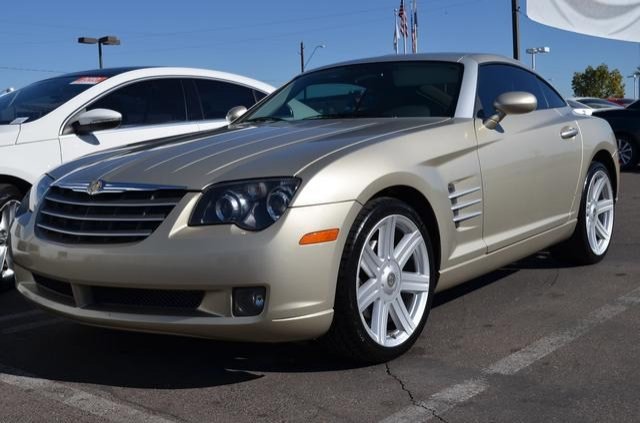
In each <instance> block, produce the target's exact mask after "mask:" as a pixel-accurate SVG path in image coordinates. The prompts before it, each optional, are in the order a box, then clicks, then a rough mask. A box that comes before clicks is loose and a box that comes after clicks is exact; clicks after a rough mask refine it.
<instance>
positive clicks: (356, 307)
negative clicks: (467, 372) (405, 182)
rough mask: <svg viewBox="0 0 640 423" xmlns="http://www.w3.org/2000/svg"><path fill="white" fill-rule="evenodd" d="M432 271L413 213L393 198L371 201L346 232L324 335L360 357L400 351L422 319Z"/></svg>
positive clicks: (423, 232) (427, 244)
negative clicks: (331, 311) (329, 322)
mask: <svg viewBox="0 0 640 423" xmlns="http://www.w3.org/2000/svg"><path fill="white" fill-rule="evenodd" d="M435 275H436V272H435V268H434V260H433V249H432V246H431V241H430V238H429V233H428V231H427V229H426V228H425V226H424V224H423V223H422V221H421V219H420V217H419V216H418V215H417V213H416V212H415V211H414V210H413V209H411V208H410V207H409V206H408V205H407V204H405V203H403V202H401V201H398V200H396V199H392V198H379V199H376V200H374V201H371V202H370V203H368V204H367V205H365V207H364V208H363V210H362V211H361V213H360V215H359V216H358V218H357V219H356V222H355V223H354V225H353V228H352V229H351V232H350V234H349V238H348V240H347V244H346V246H345V250H344V252H343V257H342V262H341V266H340V272H339V276H338V284H337V288H336V301H335V307H334V310H335V316H334V320H333V323H332V326H331V329H330V330H329V333H328V334H327V335H326V337H325V339H326V340H327V341H328V342H329V343H330V344H331V347H332V348H333V349H334V350H338V352H340V353H342V354H343V355H347V356H349V357H351V358H353V359H355V360H357V361H360V362H368V363H379V362H384V361H388V360H391V359H393V358H395V357H397V356H399V355H401V354H403V353H404V352H405V351H407V350H408V349H409V348H410V347H411V346H412V345H413V344H414V343H415V341H416V339H417V338H418V337H419V336H420V333H421V332H422V329H423V327H424V325H425V322H426V320H427V317H428V315H429V311H430V309H431V301H432V297H433V289H434V285H435V282H436V277H435Z"/></svg>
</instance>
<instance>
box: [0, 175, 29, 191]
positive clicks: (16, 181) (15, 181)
mask: <svg viewBox="0 0 640 423" xmlns="http://www.w3.org/2000/svg"><path fill="white" fill-rule="evenodd" d="M0 184H10V185H13V186H15V187H16V188H18V189H19V190H20V193H21V194H22V195H25V194H26V193H27V191H29V189H31V184H30V183H29V182H27V181H25V180H24V179H21V178H18V177H17V176H11V175H0Z"/></svg>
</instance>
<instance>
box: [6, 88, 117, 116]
mask: <svg viewBox="0 0 640 423" xmlns="http://www.w3.org/2000/svg"><path fill="white" fill-rule="evenodd" d="M104 79H106V78H104V77H78V76H72V77H66V76H65V77H60V78H52V79H46V80H44V81H39V82H35V83H33V84H31V85H27V86H26V87H24V88H21V89H19V90H17V91H13V92H12V93H10V94H7V95H3V96H2V97H0V125H3V124H5V125H6V124H9V123H16V124H18V123H23V122H27V121H29V122H31V121H34V120H36V119H39V118H41V117H42V116H44V115H46V114H48V113H49V112H51V111H52V110H54V109H56V108H58V107H59V106H60V105H62V104H63V103H66V102H67V101H69V100H70V99H72V98H73V97H75V96H76V95H78V94H80V93H81V92H83V91H85V90H86V89H87V88H90V87H91V86H92V85H95V84H97V83H99V82H100V81H103V80H104Z"/></svg>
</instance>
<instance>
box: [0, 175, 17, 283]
mask: <svg viewBox="0 0 640 423" xmlns="http://www.w3.org/2000/svg"><path fill="white" fill-rule="evenodd" d="M19 200H20V191H19V190H18V189H17V188H16V187H14V186H13V185H8V184H0V292H1V291H5V290H7V289H10V288H11V287H13V285H14V279H15V278H14V274H13V263H12V262H11V255H10V254H9V245H8V244H9V229H10V228H11V223H12V222H13V219H14V218H15V216H16V210H17V209H18V207H19V206H20V201H19Z"/></svg>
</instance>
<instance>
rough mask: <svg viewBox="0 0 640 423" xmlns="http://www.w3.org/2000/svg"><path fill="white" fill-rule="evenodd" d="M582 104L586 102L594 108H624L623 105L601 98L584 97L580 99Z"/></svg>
mask: <svg viewBox="0 0 640 423" xmlns="http://www.w3.org/2000/svg"><path fill="white" fill-rule="evenodd" d="M578 101H579V102H580V103H582V104H586V105H587V106H589V107H592V108H594V109H605V108H610V107H611V108H614V109H622V108H623V107H622V106H621V105H619V104H616V103H612V102H610V101H607V100H602V99H599V98H584V99H579V100H578Z"/></svg>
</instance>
